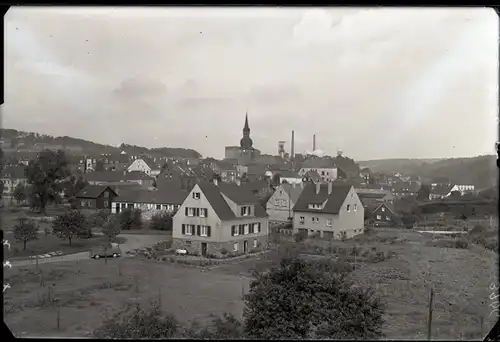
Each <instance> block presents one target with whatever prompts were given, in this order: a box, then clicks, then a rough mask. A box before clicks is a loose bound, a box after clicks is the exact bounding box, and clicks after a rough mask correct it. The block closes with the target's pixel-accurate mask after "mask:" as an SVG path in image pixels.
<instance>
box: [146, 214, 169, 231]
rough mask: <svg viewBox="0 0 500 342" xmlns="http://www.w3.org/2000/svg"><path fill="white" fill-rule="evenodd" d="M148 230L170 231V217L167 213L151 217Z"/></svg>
mask: <svg viewBox="0 0 500 342" xmlns="http://www.w3.org/2000/svg"><path fill="white" fill-rule="evenodd" d="M149 228H150V229H154V230H165V231H172V228H173V220H172V215H171V214H169V213H168V212H160V213H158V214H155V215H153V216H151V221H149Z"/></svg>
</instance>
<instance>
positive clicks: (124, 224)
mask: <svg viewBox="0 0 500 342" xmlns="http://www.w3.org/2000/svg"><path fill="white" fill-rule="evenodd" d="M118 220H119V222H120V227H121V229H122V230H130V229H141V228H142V213H141V210H140V209H125V210H123V211H122V212H121V213H120V214H119V215H118Z"/></svg>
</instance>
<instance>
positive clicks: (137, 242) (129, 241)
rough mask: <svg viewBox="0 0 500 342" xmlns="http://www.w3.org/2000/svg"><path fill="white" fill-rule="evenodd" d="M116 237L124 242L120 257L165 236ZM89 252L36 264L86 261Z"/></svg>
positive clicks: (18, 263)
mask: <svg viewBox="0 0 500 342" xmlns="http://www.w3.org/2000/svg"><path fill="white" fill-rule="evenodd" d="M118 237H123V238H125V239H126V241H125V242H124V243H123V244H121V245H120V249H121V250H122V255H123V256H125V254H126V253H127V252H128V251H130V250H133V249H136V248H142V247H146V246H152V245H154V244H155V243H157V242H158V241H162V240H165V235H132V234H120V235H118ZM88 258H89V252H79V253H74V254H68V255H62V256H55V257H52V258H46V259H38V263H39V264H42V263H48V262H63V261H76V260H82V259H88ZM35 263H36V260H20V261H13V262H11V265H12V267H16V266H28V265H34V264H35Z"/></svg>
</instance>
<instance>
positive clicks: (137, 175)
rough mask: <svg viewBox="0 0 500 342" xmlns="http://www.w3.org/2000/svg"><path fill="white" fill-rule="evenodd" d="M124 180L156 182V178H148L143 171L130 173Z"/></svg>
mask: <svg viewBox="0 0 500 342" xmlns="http://www.w3.org/2000/svg"><path fill="white" fill-rule="evenodd" d="M123 180H126V181H127V180H154V177H151V176H148V175H147V174H145V173H144V172H141V171H130V172H127V173H126V174H125V176H124V177H123Z"/></svg>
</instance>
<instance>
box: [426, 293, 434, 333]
mask: <svg viewBox="0 0 500 342" xmlns="http://www.w3.org/2000/svg"><path fill="white" fill-rule="evenodd" d="M433 299H434V290H433V288H431V295H430V298H429V320H428V321H427V339H428V340H429V341H430V340H431V330H432V311H433V308H432V302H433Z"/></svg>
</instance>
